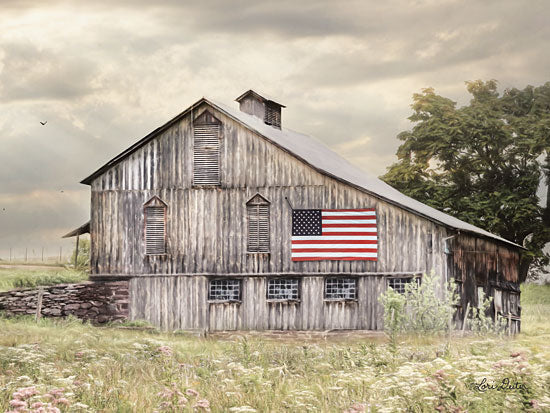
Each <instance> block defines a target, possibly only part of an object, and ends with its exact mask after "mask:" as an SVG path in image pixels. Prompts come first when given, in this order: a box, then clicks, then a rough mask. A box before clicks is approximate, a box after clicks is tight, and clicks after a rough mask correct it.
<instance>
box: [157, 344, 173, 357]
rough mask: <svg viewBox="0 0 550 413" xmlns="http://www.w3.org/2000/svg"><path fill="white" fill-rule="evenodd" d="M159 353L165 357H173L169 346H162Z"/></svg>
mask: <svg viewBox="0 0 550 413" xmlns="http://www.w3.org/2000/svg"><path fill="white" fill-rule="evenodd" d="M158 351H159V352H160V353H162V354H164V355H165V356H171V355H172V349H171V348H170V347H168V346H160V347H159V348H158Z"/></svg>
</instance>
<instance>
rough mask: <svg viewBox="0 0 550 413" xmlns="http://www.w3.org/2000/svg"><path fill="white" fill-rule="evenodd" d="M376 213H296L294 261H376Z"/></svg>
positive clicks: (294, 216)
mask: <svg viewBox="0 0 550 413" xmlns="http://www.w3.org/2000/svg"><path fill="white" fill-rule="evenodd" d="M377 254H378V238H377V233H376V211H375V210H374V208H371V209H294V210H292V255H291V256H292V261H320V260H348V261H349V260H371V261H376V259H377Z"/></svg>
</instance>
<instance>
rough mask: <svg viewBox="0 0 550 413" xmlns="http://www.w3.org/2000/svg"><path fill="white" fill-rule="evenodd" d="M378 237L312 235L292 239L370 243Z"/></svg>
mask: <svg viewBox="0 0 550 413" xmlns="http://www.w3.org/2000/svg"><path fill="white" fill-rule="evenodd" d="M377 238H378V237H377V236H375V235H365V236H357V235H347V236H345V237H342V236H333V235H312V236H309V237H308V236H304V235H299V236H295V237H292V240H293V241H294V240H296V241H315V240H331V241H333V240H351V241H355V240H370V241H376V239H377Z"/></svg>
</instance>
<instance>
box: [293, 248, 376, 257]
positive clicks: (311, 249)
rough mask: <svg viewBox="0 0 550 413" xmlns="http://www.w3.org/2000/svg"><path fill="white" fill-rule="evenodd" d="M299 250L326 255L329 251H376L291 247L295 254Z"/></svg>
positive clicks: (373, 250)
mask: <svg viewBox="0 0 550 413" xmlns="http://www.w3.org/2000/svg"><path fill="white" fill-rule="evenodd" d="M299 252H315V253H316V254H322V255H327V253H330V252H374V253H376V252H378V250H377V249H376V248H330V249H328V248H327V249H319V248H292V254H294V255H296V253H299Z"/></svg>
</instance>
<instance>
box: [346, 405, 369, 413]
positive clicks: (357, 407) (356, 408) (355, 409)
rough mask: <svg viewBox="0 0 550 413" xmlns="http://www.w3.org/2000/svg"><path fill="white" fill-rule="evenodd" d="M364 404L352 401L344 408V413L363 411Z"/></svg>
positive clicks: (359, 412) (361, 412)
mask: <svg viewBox="0 0 550 413" xmlns="http://www.w3.org/2000/svg"><path fill="white" fill-rule="evenodd" d="M365 409H366V406H365V405H364V404H363V403H353V404H352V405H351V406H350V408H349V409H347V410H345V411H344V412H345V413H363V412H365Z"/></svg>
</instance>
